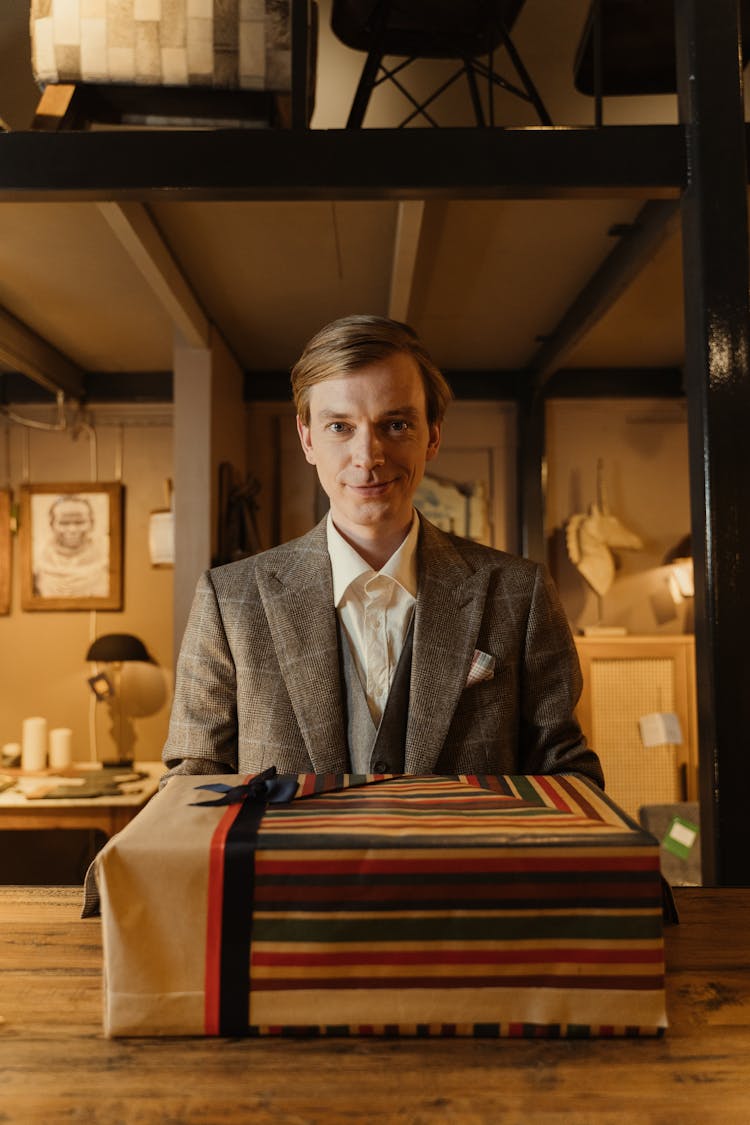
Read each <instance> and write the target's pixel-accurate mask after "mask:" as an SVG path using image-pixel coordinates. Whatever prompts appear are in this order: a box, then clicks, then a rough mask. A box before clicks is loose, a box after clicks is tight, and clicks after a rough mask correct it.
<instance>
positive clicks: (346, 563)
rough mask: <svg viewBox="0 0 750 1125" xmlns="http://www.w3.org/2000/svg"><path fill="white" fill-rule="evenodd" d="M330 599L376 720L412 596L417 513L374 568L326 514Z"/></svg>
mask: <svg viewBox="0 0 750 1125" xmlns="http://www.w3.org/2000/svg"><path fill="white" fill-rule="evenodd" d="M327 534H328V554H329V555H330V557H331V570H332V572H333V604H334V605H335V606H336V612H337V614H338V618H339V621H340V623H341V626H342V628H343V630H344V632H345V634H346V636H347V638H348V640H349V644H350V647H351V651H352V656H353V657H354V663H355V666H356V668H357V674H358V675H359V679H360V683H361V684H362V688H363V690H364V693H365V695H366V696H367V703H368V706H369V708H370V714H371V715H372V719H373V722H374V723H375V724H376V725H377V724H379V722H380V720H381V718H382V716H383V711H384V710H385V705H386V702H387V700H388V692H389V691H390V688H391V680H392V679H393V675H394V673H395V671H396V666H397V664H398V661H399V657H400V656H401V651H402V649H403V647H404V642H405V640H406V637H407V634H408V632H409V626H410V624H411V619H412V615H413V613H414V606H415V604H416V600H417V539H418V537H419V517H418V516H417V513H416V512H414V516H413V518H412V524H411V528H410V530H409V533H408V535H407V536H406V539H404V541H403V543H402V544H401V546H400V547H399V548H398V549H397V550H396V551H394V553H393V554H392V555H391V557H390V558H389V559H388V562H387V563H386V564H385V566H384V567H383V568H382V569H381V570H379V571H375V570H373V569H372V567H371V566H370V565H369V564H368V563H366V562H365V560H364V559H363V558H362V557H361V555H358V554H357V552H356V551H355V549H354V547H352V546H351V544H350V543H347V541H346V539H344V537H343V536H342V535H341V534H340V533H339V531H338V530H337V529H336V527H335V526H334V523H333V520H332V519H331V515H330V513H329V515H328V525H327Z"/></svg>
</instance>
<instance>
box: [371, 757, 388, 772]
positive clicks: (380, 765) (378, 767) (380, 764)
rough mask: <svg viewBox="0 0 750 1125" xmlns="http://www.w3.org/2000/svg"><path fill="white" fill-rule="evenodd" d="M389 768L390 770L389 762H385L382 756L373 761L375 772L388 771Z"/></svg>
mask: <svg viewBox="0 0 750 1125" xmlns="http://www.w3.org/2000/svg"><path fill="white" fill-rule="evenodd" d="M388 770H389V766H388V763H387V762H384V761H383V759H382V758H378V760H377V762H373V765H372V772H373V773H388Z"/></svg>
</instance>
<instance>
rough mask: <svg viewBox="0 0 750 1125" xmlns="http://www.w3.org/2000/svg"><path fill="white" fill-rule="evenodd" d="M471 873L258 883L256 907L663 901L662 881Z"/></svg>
mask: <svg viewBox="0 0 750 1125" xmlns="http://www.w3.org/2000/svg"><path fill="white" fill-rule="evenodd" d="M470 874H471V873H469V872H467V878H466V880H465V881H464V882H463V883H440V884H429V883H428V884H424V883H422V884H409V885H407V886H404V885H401V884H395V885H392V884H388V883H386V884H376V883H367V882H363V883H362V884H347V883H344V884H339V883H334V884H332V885H330V886H325V885H324V886H316V885H314V884H313V885H305V884H297V885H296V886H294V887H289V886H287V885H286V884H282V885H281V886H279V885H267V886H258V885H256V888H255V902H256V905H258V906H262V905H263V904H265V903H271V902H287V901H289V900H293V901H294V902H295V903H296V904H298V905H301V904H302V903H305V902H316V903H326V902H327V903H333V904H338V903H340V902H341V900H342V897H344V896H345V898H346V902H347V903H365V902H389V901H391V900H393V901H396V902H398V903H404V904H406V903H407V902H422V901H427V902H429V901H431V900H433V899H435V900H438V899H439V900H440V902H445V903H448V902H454V901H458V902H464V901H467V902H468V901H471V902H478V901H479V902H484V903H493V902H496V903H498V905H501V904H502V903H504V902H506V901H507V900H508V899H513V900H514V901H517V900H523V901H527V902H541V901H542V900H543V901H544V904H545V905H549V904H550V903H552V902H567V901H569V900H570V899H575V900H578V899H585V901H587V902H589V903H592V904H596V903H597V902H601V901H602V900H603V899H615V900H616V901H617V902H618V903H622V904H626V903H627V902H628V901H629V900H632V899H638V898H648V899H649V900H651V899H653V900H654V901H656V900H657V899H659V900H660V894H661V891H660V888H659V885H658V884H657V883H654V882H649V883H636V882H630V883H611V884H610V883H592V884H591V885H590V887H589V888H588V891H589V893H588V894H585V891H586V889H587V888H586V886H585V884H582V883H581V882H580V881H578V882H566V883H545V884H544V885H540V884H538V883H524V884H522V885H513V884H512V883H511V884H509V885H506V886H498V885H497V884H495V883H475V882H473V881H471V879H470V877H469V876H470Z"/></svg>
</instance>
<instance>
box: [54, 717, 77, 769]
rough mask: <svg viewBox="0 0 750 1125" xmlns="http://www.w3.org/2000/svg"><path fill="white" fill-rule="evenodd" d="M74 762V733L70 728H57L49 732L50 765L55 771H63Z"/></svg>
mask: <svg viewBox="0 0 750 1125" xmlns="http://www.w3.org/2000/svg"><path fill="white" fill-rule="evenodd" d="M72 761H73V731H72V730H69V729H68V727H55V729H54V730H51V731H50V732H49V764H50V766H51V767H52V769H53V770H63V769H65V768H66V767H67V766H69V765H71V763H72Z"/></svg>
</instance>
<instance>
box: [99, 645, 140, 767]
mask: <svg viewBox="0 0 750 1125" xmlns="http://www.w3.org/2000/svg"><path fill="white" fill-rule="evenodd" d="M86 659H87V660H88V661H90V662H91V663H92V664H95V665H97V669H96V673H95V674H94V675H93V676H89V677H88V684H89V687H90V688H91V690H92V691H93V693H94V695H95V696H96V699H97V701H102V700H106V702H107V706H108V707H109V710H110V715H111V718H112V728H111V733H112V737H113V738H114V740H115V742H116V743H117V751H118V761H119V762H125V761H132V758H133V747H134V744H135V730H134V727H133V723H132V721H131V720H130V719H129V718H128V716H127V714H126V712H125V708H124V706H123V690H122V665H123V664H124V663H126V662H128V661H135V660H137V661H141V662H142V663H145V664H153V659H152V657H151V656H150V655H149V652H148V649H147V648H146V646H145V645H144V643H143V641H141V640H139V638H138V637H134V636H133V635H132V633H106V634H105V635H104V636H102V637H97V638H96V640H95V641H94V642H93V643H92V644H91V645H89V649H88V652H87V653H86ZM100 664H105V665H108V666H109V667H108V668H107V670H106V671H100V670H99V667H98V665H100Z"/></svg>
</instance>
